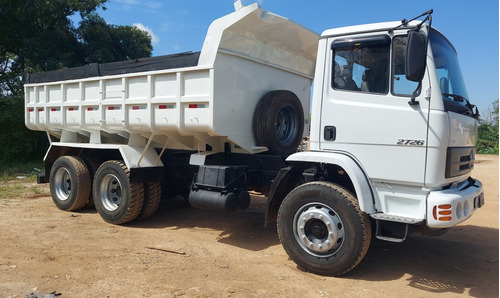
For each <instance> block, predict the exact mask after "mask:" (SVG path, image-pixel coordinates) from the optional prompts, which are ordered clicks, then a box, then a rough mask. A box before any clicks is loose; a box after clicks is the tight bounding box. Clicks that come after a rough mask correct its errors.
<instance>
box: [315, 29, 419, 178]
mask: <svg viewBox="0 0 500 298" xmlns="http://www.w3.org/2000/svg"><path fill="white" fill-rule="evenodd" d="M406 40H407V36H406V35H400V36H395V37H394V36H390V35H388V34H386V33H385V32H384V33H371V34H365V35H351V36H341V37H332V38H329V39H328V46H329V49H328V51H329V55H328V59H327V60H329V62H327V63H328V64H329V70H326V71H327V72H328V74H325V81H324V84H325V86H326V85H328V87H325V88H324V93H323V102H322V110H321V129H322V135H321V136H320V149H321V150H340V151H344V152H346V153H347V154H350V155H352V156H353V157H354V158H355V159H356V160H357V161H358V162H359V163H360V165H361V166H362V167H363V168H364V170H365V171H366V172H367V174H368V176H369V177H370V179H372V181H375V182H377V181H379V182H389V183H395V184H398V183H401V184H405V185H423V183H424V175H425V164H426V160H425V158H426V146H427V141H426V140H427V125H428V119H427V117H428V102H427V100H426V99H425V95H424V94H425V93H426V92H425V90H427V89H428V85H429V84H428V83H427V82H428V79H427V78H426V77H424V80H423V83H422V86H421V88H420V91H419V92H418V94H417V95H418V96H417V98H416V100H417V101H418V102H419V104H418V105H410V104H409V101H410V99H411V95H412V94H413V92H414V91H415V89H417V85H418V84H417V83H415V82H410V81H408V80H406V77H405V74H404V73H405V72H404V67H405V64H404V63H405V53H406V51H405V46H406ZM326 69H328V67H326Z"/></svg>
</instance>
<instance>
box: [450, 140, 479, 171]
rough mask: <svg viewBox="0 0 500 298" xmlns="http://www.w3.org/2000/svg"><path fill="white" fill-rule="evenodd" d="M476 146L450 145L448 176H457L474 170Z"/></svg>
mask: <svg viewBox="0 0 500 298" xmlns="http://www.w3.org/2000/svg"><path fill="white" fill-rule="evenodd" d="M475 156H476V147H450V148H448V152H447V155H446V173H445V175H446V178H452V177H457V176H460V175H464V174H467V173H469V172H470V171H472V169H473V168H474V159H475Z"/></svg>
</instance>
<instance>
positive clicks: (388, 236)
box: [370, 213, 423, 243]
mask: <svg viewBox="0 0 500 298" xmlns="http://www.w3.org/2000/svg"><path fill="white" fill-rule="evenodd" d="M370 216H371V217H372V218H374V219H375V223H376V231H375V237H377V239H380V240H384V241H389V242H397V243H401V242H403V241H405V240H406V237H407V236H408V227H409V225H415V224H419V223H422V222H423V220H422V219H416V218H410V217H404V216H398V215H391V214H385V213H375V214H371V215H370Z"/></svg>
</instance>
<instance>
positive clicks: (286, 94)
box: [253, 90, 304, 158]
mask: <svg viewBox="0 0 500 298" xmlns="http://www.w3.org/2000/svg"><path fill="white" fill-rule="evenodd" d="M303 131H304V110H303V109H302V104H301V102H300V100H299V98H298V97H297V96H296V95H295V94H294V93H293V92H290V91H287V90H276V91H271V92H269V93H267V94H266V95H264V97H263V98H262V99H261V100H260V101H259V103H258V105H257V107H256V109H255V113H254V118H253V133H254V137H255V139H256V143H257V145H259V146H266V147H267V148H268V150H269V152H270V153H271V154H277V155H280V156H281V157H283V158H286V157H288V156H289V155H290V154H292V153H295V152H296V150H297V147H298V146H299V144H300V142H301V141H302V133H303Z"/></svg>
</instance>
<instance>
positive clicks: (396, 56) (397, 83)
mask: <svg viewBox="0 0 500 298" xmlns="http://www.w3.org/2000/svg"><path fill="white" fill-rule="evenodd" d="M407 41H408V36H407V35H404V36H396V37H394V39H393V42H392V44H393V45H392V47H393V64H392V65H393V69H392V73H393V74H392V93H393V94H394V95H399V96H411V95H412V94H413V92H414V91H415V89H417V87H418V83H417V82H412V81H409V80H407V79H406V75H405V59H406V42H407Z"/></svg>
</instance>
